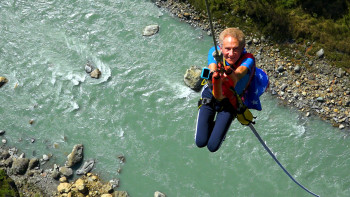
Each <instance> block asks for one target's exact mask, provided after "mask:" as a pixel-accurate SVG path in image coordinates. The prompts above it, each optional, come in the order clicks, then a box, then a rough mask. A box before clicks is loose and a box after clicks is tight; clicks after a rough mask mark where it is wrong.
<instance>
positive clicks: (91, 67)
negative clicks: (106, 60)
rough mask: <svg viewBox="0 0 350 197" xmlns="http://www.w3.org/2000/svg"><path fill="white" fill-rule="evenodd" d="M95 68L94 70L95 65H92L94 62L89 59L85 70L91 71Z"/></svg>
mask: <svg viewBox="0 0 350 197" xmlns="http://www.w3.org/2000/svg"><path fill="white" fill-rule="evenodd" d="M93 70H94V66H93V65H92V63H91V62H90V61H87V63H86V65H85V72H86V73H91V72H92V71H93Z"/></svg>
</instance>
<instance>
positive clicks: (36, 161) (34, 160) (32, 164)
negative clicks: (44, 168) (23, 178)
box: [28, 158, 40, 170]
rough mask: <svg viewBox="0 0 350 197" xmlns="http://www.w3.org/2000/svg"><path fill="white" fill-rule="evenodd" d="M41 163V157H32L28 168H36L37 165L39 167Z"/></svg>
mask: <svg viewBox="0 0 350 197" xmlns="http://www.w3.org/2000/svg"><path fill="white" fill-rule="evenodd" d="M39 165H40V162H39V159H38V158H32V159H30V161H29V164H28V169H29V170H31V169H34V168H35V167H39Z"/></svg>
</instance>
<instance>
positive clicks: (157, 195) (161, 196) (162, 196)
mask: <svg viewBox="0 0 350 197" xmlns="http://www.w3.org/2000/svg"><path fill="white" fill-rule="evenodd" d="M154 197H165V194H163V193H162V192H160V191H156V192H154Z"/></svg>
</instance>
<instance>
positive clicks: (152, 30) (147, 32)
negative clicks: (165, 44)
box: [142, 25, 159, 36]
mask: <svg viewBox="0 0 350 197" xmlns="http://www.w3.org/2000/svg"><path fill="white" fill-rule="evenodd" d="M158 31H159V25H149V26H146V27H145V29H144V30H143V34H142V35H143V36H152V35H154V34H156V33H158Z"/></svg>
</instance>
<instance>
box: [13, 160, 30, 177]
mask: <svg viewBox="0 0 350 197" xmlns="http://www.w3.org/2000/svg"><path fill="white" fill-rule="evenodd" d="M28 164H29V159H27V158H14V159H13V163H12V167H11V170H12V172H13V173H14V174H19V175H23V174H25V173H26V171H27V168H28Z"/></svg>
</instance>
